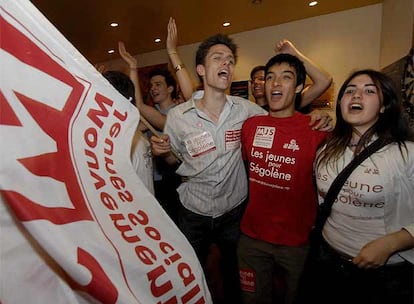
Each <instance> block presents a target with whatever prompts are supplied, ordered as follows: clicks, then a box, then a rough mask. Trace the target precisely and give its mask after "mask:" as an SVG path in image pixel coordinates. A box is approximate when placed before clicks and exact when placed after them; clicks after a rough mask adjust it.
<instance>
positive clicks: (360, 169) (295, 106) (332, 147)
mask: <svg viewBox="0 0 414 304" xmlns="http://www.w3.org/2000/svg"><path fill="white" fill-rule="evenodd" d="M177 41H178V35H177V27H176V24H175V21H174V19H172V18H171V19H170V20H169V23H168V34H167V45H166V48H167V53H168V56H169V59H170V62H171V65H172V67H173V68H174V72H175V75H173V74H172V73H171V72H170V71H169V70H154V71H151V72H150V74H149V81H150V88H149V94H150V97H151V100H152V101H153V103H154V106H152V105H148V104H146V103H145V102H144V99H143V97H142V93H141V91H140V86H139V79H138V72H137V67H138V62H137V60H136V58H135V57H134V56H132V55H131V54H129V53H128V52H127V50H126V48H125V46H124V44H123V43H120V44H119V53H120V55H121V57H122V58H123V59H124V61H125V62H126V64H127V65H128V67H129V71H130V74H129V77H128V76H126V75H124V76H120V75H119V74H117V76H116V77H120V78H125V77H126V78H128V79H126V80H125V79H124V80H123V81H124V82H125V83H127V84H128V85H127V87H128V90H127V93H122V94H123V95H124V96H126V97H127V98H129V99H130V100H131V101H134V104H135V105H136V107H137V108H138V110H139V112H140V115H141V118H142V119H141V122H140V124H139V125H138V128H137V132H136V133H137V134H136V139H134V143H133V146H132V149H133V151H131V157H132V160H133V164H134V166H135V167H136V170H137V174H138V175H139V176H140V177H141V179H142V180H143V181H144V183H145V185H146V186H147V187H148V189H149V190H150V191H151V192H153V193H154V195H155V197H156V198H157V200H158V201H159V202H160V204H161V206H162V207H163V208H164V209H165V211H166V212H167V213H168V214H169V215H170V217H171V219H172V220H173V221H174V222H175V223H176V224H177V226H178V227H179V229H180V230H181V231H182V233H183V234H184V235H185V236H186V238H187V239H188V241H189V242H190V244H191V245H192V247H193V248H194V250H195V252H196V254H197V257H198V258H199V261H200V263H201V265H202V266H203V267H204V268H205V267H206V265H207V259H208V255H209V253H210V249H211V245H212V244H214V245H215V246H217V247H218V249H219V253H220V259H219V265H218V267H219V269H220V273H221V279H222V281H223V291H224V293H223V296H222V297H219V298H217V297H216V298H215V302H216V303H310V302H318V303H367V304H368V303H401V304H405V303H407V304H408V303H412V301H413V270H414V268H413V263H414V250H413V248H414V218H413V215H414V196H413V194H414V143H413V140H414V138H413V134H412V130H411V129H410V128H409V125H408V121H407V119H406V117H405V116H404V113H403V111H402V107H401V104H400V101H399V99H398V92H397V90H396V88H395V85H394V84H393V81H392V80H391V79H390V78H389V77H388V76H386V75H384V74H383V73H381V72H378V71H374V70H359V71H356V72H354V73H353V74H352V75H351V76H349V78H348V79H347V80H346V81H345V82H344V84H343V85H342V87H341V88H340V90H339V94H338V99H337V103H336V112H335V115H336V116H335V118H336V123H335V125H334V123H333V117H331V116H330V115H329V113H326V112H323V111H312V112H310V113H309V114H306V113H308V112H309V105H310V104H311V103H312V101H314V100H315V99H317V98H318V97H319V96H321V95H322V94H323V92H324V91H325V90H326V89H327V88H328V87H329V86H330V85H331V82H332V77H331V76H330V75H329V73H327V72H326V71H325V70H324V69H323V68H322V67H320V66H318V65H317V64H316V63H314V62H313V61H311V59H309V58H308V57H307V56H305V55H304V54H303V53H302V52H300V51H299V50H298V49H297V48H296V47H295V45H294V44H293V43H292V42H291V41H289V40H285V39H284V40H281V41H279V42H278V43H277V44H276V47H275V50H274V51H275V55H274V56H273V57H271V58H270V59H269V61H268V62H267V63H266V64H265V65H261V66H256V67H254V68H253V69H252V71H251V74H250V78H251V79H250V83H251V90H252V95H253V97H254V99H255V100H254V102H251V101H249V100H246V99H244V98H241V97H237V96H231V95H227V94H226V92H227V91H228V89H229V87H230V85H231V82H232V78H233V74H234V69H235V65H236V62H237V45H236V44H235V43H234V41H233V40H232V39H231V38H230V37H228V36H226V35H222V34H217V35H214V36H211V37H209V38H207V39H206V40H204V41H203V42H202V43H201V44H200V45H199V47H198V49H197V52H196V56H195V62H196V72H197V75H198V76H199V78H200V80H201V87H202V90H198V91H196V90H195V89H194V88H195V85H194V83H193V81H192V80H191V77H190V74H189V72H188V70H187V68H186V67H185V65H184V64H183V62H182V60H181V58H180V56H179V54H178V51H177ZM107 73H108V72H106V73H105V74H104V75H105V77H107V79H108V80H110V75H108V74H107ZM112 73H113V72H112ZM121 74H122V73H121ZM307 76H308V77H309V78H310V80H311V82H312V83H311V85H308V86H306V85H305V79H306V77H307ZM114 78H115V77H114ZM128 80H129V81H128ZM176 80H177V81H178V84H179V88H180V91H181V94H182V96H183V99H184V100H186V101H185V102H182V101H177V100H179V99H180V98H179V96H178V93H177V83H176ZM110 81H111V80H110ZM111 83H113V82H111ZM113 84H114V86H115V87H117V85H116V84H115V83H113ZM131 88H132V89H131ZM119 90H121V89H119ZM378 138H379V139H381V140H383V141H384V143H383V147H382V148H381V149H380V150H378V151H377V152H374V153H373V154H372V155H371V156H370V157H369V158H368V159H366V160H365V161H363V162H362V164H360V165H359V166H357V167H356V169H354V171H353V172H352V173H351V175H350V177H349V178H348V179H347V180H346V181H345V183H344V185H343V186H342V188H341V190H340V192H339V194H338V196H337V199H336V200H335V202H334V204H333V206H332V210H331V213H330V214H329V215H328V217H327V220H326V222H325V224H324V226H323V230H322V236H323V244H322V246H321V247H320V249H319V251H318V253H317V256H316V258H315V257H314V256H312V259H311V258H310V255H309V252H310V247H311V246H312V244H311V243H310V242H309V236H310V234H311V232H312V229H313V227H314V224H315V219H316V216H317V209H318V203H319V204H322V203H323V202H324V198H325V195H326V193H327V192H328V190H329V188H330V186H331V185H332V183H333V181H334V179H335V177H336V176H337V175H339V173H340V172H341V171H342V170H343V169H344V168H345V167H346V166H347V164H349V163H350V162H351V161H352V160H353V159H354V158H355V157H356V156H357V155H359V154H360V153H361V152H362V151H364V150H365V149H366V148H367V147H368V146H369V145H370V144H371V143H372V142H373V141H375V140H376V139H378ZM148 140H149V141H148ZM138 151H139V152H138ZM134 155H136V156H134ZM148 177H149V178H148ZM213 297H214V295H213Z"/></svg>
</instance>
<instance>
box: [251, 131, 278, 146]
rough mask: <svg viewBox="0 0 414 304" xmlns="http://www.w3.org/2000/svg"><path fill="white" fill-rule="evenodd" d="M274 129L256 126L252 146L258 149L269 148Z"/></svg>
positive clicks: (271, 144)
mask: <svg viewBox="0 0 414 304" xmlns="http://www.w3.org/2000/svg"><path fill="white" fill-rule="evenodd" d="M275 133H276V128H275V127H267V126H257V127H256V133H255V134H254V140H253V146H254V147H260V148H268V149H269V148H271V147H272V146H273V139H274V137H275Z"/></svg>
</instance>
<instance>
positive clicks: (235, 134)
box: [225, 129, 241, 151]
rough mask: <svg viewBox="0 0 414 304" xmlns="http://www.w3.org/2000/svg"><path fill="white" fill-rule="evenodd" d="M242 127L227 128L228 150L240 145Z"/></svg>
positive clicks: (226, 140)
mask: <svg viewBox="0 0 414 304" xmlns="http://www.w3.org/2000/svg"><path fill="white" fill-rule="evenodd" d="M240 137H241V129H238V130H227V131H226V133H225V142H226V151H227V150H234V149H237V148H239V147H240Z"/></svg>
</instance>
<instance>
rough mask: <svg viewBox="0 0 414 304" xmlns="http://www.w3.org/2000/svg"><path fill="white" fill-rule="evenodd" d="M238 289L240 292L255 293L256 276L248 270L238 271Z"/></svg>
mask: <svg viewBox="0 0 414 304" xmlns="http://www.w3.org/2000/svg"><path fill="white" fill-rule="evenodd" d="M239 273H240V287H241V290H242V291H247V292H255V291H256V274H255V273H254V271H253V270H250V269H240V271H239Z"/></svg>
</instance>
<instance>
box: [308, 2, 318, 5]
mask: <svg viewBox="0 0 414 304" xmlns="http://www.w3.org/2000/svg"><path fill="white" fill-rule="evenodd" d="M317 4H318V1H311V2H309V6H315V5H317Z"/></svg>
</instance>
